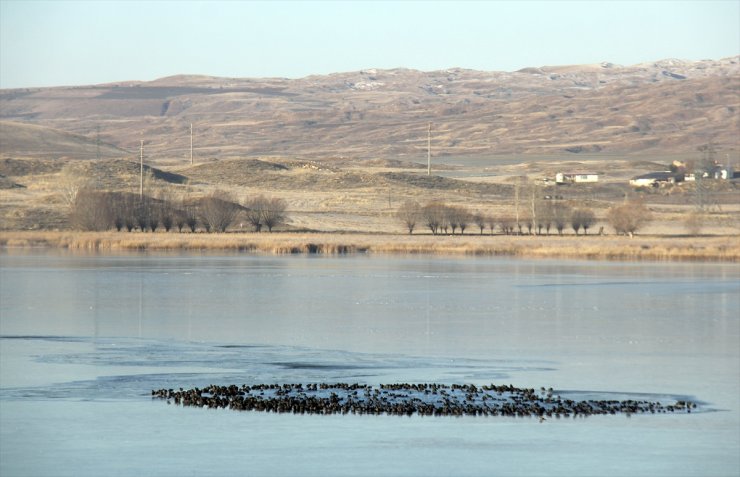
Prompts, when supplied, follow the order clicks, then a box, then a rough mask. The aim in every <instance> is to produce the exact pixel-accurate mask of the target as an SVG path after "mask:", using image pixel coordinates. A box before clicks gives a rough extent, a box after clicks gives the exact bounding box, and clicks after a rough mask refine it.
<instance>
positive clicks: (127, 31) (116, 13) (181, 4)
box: [0, 0, 740, 88]
mask: <svg viewBox="0 0 740 477" xmlns="http://www.w3.org/2000/svg"><path fill="white" fill-rule="evenodd" d="M738 25H740V0H720V1H713V0H699V1H668V0H663V1H637V0H634V1H630V0H622V1H598V0H596V1H586V0H581V1H557V0H550V1H476V2H462V1H457V2H443V1H437V2H429V1H407V2H391V1H385V2H383V1H368V2H360V1H331V2H309V1H303V2H287V1H284V2H280V1H273V2H255V1H253V2H242V1H225V2H217V1H214V2H196V1H159V2H154V1H146V2H143V1H142V2H139V1H133V0H131V1H122V2H121V1H105V0H101V1H65V0H56V1H29V0H22V1H20V0H0V88H16V87H34V86H56V85H80V84H95V83H105V82H113V81H124V80H152V79H156V78H159V77H163V76H169V75H174V74H180V73H187V74H207V75H214V76H231V77H271V76H281V77H291V78H296V77H302V76H307V75H311V74H326V73H333V72H343V71H355V70H360V69H364V68H394V67H407V68H416V69H420V70H425V71H428V70H436V69H445V68H451V67H462V68H472V69H479V70H489V71H514V70H517V69H519V68H523V67H525V66H542V65H563V64H583V63H599V62H602V61H610V62H613V63H617V64H623V65H630V64H636V63H641V62H646V61H653V60H659V59H664V58H680V59H687V60H698V59H719V58H723V57H728V56H734V55H738V54H740V27H739V26H738Z"/></svg>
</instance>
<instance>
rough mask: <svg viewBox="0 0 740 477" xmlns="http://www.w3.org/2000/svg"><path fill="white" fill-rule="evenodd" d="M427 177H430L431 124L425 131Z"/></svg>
mask: <svg viewBox="0 0 740 477" xmlns="http://www.w3.org/2000/svg"><path fill="white" fill-rule="evenodd" d="M427 175H428V176H431V175H432V123H431V122H430V123H429V130H428V131H427Z"/></svg>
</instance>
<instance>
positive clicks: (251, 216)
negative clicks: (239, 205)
mask: <svg viewBox="0 0 740 477" xmlns="http://www.w3.org/2000/svg"><path fill="white" fill-rule="evenodd" d="M266 200H267V199H265V197H264V196H259V197H255V198H253V199H250V200H248V201H247V203H246V205H245V211H244V215H245V216H246V217H247V222H249V224H250V225H251V226H252V227H254V231H255V232H260V231H261V230H262V209H263V208H264V207H265V201H266Z"/></svg>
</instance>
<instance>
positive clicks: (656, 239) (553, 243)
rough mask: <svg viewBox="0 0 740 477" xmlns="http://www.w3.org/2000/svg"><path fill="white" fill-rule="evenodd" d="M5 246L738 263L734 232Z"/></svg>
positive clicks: (46, 240)
mask: <svg viewBox="0 0 740 477" xmlns="http://www.w3.org/2000/svg"><path fill="white" fill-rule="evenodd" d="M0 247H2V248H4V249H5V250H16V249H28V248H32V247H43V248H59V249H67V250H77V251H94V252H121V251H154V252H157V251H163V252H164V251H229V252H249V253H265V254H276V255H287V254H319V255H343V254H355V253H380V254H428V255H472V256H509V257H522V258H578V259H590V260H667V261H720V262H738V261H740V237H738V236H736V235H735V236H711V237H710V236H702V237H671V236H650V237H648V236H644V237H642V236H637V237H634V238H632V239H630V238H628V237H619V236H613V235H612V236H587V237H573V236H568V237H557V236H549V237H548V236H489V235H483V236H481V235H464V236H460V235H457V236H432V235H423V234H419V235H412V236H409V235H391V234H388V235H382V234H378V235H370V234H340V233H310V234H309V233H274V234H269V233H261V234H257V233H225V234H204V233H203V234H201V233H196V234H189V233H182V234H180V233H173V232H170V233H164V232H162V233H123V232H121V233H117V232H52V231H38V232H30V231H29V232H0Z"/></svg>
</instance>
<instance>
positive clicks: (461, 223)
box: [457, 207, 472, 235]
mask: <svg viewBox="0 0 740 477" xmlns="http://www.w3.org/2000/svg"><path fill="white" fill-rule="evenodd" d="M471 220H472V215H471V214H470V211H468V209H465V208H462V207H460V208H458V209H457V225H458V227H460V235H465V229H466V228H468V225H469V224H470V222H471Z"/></svg>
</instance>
